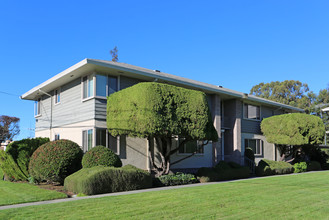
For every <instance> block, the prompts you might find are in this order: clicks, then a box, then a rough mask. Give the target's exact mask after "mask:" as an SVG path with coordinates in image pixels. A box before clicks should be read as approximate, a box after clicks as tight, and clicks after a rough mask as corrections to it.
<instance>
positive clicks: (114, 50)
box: [110, 46, 119, 62]
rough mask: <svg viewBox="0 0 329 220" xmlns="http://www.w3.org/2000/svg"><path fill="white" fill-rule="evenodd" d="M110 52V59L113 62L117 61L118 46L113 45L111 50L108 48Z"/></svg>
mask: <svg viewBox="0 0 329 220" xmlns="http://www.w3.org/2000/svg"><path fill="white" fill-rule="evenodd" d="M110 54H111V56H112V61H113V62H118V60H119V58H118V48H117V46H115V47H114V48H113V50H110Z"/></svg>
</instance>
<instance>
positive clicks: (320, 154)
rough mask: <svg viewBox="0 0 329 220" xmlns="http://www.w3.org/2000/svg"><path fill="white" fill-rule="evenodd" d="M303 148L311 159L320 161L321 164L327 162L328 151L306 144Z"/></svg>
mask: <svg viewBox="0 0 329 220" xmlns="http://www.w3.org/2000/svg"><path fill="white" fill-rule="evenodd" d="M302 150H303V151H304V152H305V154H306V155H307V156H308V158H309V160H311V161H318V162H319V163H320V164H325V163H326V162H327V160H328V158H329V156H328V154H327V153H326V151H323V150H321V149H320V148H319V147H315V146H312V145H304V146H303V147H302Z"/></svg>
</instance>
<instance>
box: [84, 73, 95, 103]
mask: <svg viewBox="0 0 329 220" xmlns="http://www.w3.org/2000/svg"><path fill="white" fill-rule="evenodd" d="M82 90H83V91H82V98H83V99H86V98H89V97H92V96H94V76H93V75H90V76H85V77H83V78H82Z"/></svg>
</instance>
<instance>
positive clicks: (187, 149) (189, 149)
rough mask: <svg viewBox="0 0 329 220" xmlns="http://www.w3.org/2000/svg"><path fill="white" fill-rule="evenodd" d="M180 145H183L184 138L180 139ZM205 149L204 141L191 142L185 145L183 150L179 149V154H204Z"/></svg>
mask: <svg viewBox="0 0 329 220" xmlns="http://www.w3.org/2000/svg"><path fill="white" fill-rule="evenodd" d="M178 140H179V143H182V141H183V140H184V139H183V138H179V139H178ZM177 144H178V141H177ZM203 148H204V147H203V146H202V141H189V142H187V143H185V144H184V145H183V146H182V147H181V148H179V150H178V153H180V154H192V153H194V152H195V151H197V154H203V153H204V149H203Z"/></svg>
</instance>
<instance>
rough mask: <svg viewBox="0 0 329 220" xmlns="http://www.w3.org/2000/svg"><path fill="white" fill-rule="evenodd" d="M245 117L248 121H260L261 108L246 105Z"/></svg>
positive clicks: (244, 109)
mask: <svg viewBox="0 0 329 220" xmlns="http://www.w3.org/2000/svg"><path fill="white" fill-rule="evenodd" d="M243 117H244V118H247V119H254V120H260V107H259V106H256V105H250V104H246V103H245V104H244V105H243Z"/></svg>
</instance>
